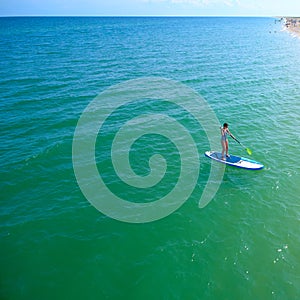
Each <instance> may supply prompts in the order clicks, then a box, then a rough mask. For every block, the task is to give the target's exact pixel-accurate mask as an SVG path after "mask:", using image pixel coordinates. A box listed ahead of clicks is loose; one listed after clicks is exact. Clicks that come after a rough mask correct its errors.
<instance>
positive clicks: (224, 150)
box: [221, 140, 226, 159]
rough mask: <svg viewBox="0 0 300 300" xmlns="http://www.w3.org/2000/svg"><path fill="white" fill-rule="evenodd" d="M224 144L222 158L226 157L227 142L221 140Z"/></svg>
mask: <svg viewBox="0 0 300 300" xmlns="http://www.w3.org/2000/svg"><path fill="white" fill-rule="evenodd" d="M221 145H222V159H224V153H225V152H226V142H225V141H223V140H221Z"/></svg>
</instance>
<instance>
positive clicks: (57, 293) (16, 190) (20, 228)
mask: <svg viewBox="0 0 300 300" xmlns="http://www.w3.org/2000/svg"><path fill="white" fill-rule="evenodd" d="M0 29H1V30H0V57H1V58H0V65H1V68H0V86H1V89H0V99H1V102H0V114H1V117H0V130H1V135H0V136H1V142H0V149H1V157H0V174H1V183H0V184H1V185H0V187H1V210H0V224H1V229H0V238H1V247H0V249H1V250H0V251H1V252H0V253H1V255H0V263H1V267H0V269H1V271H0V274H1V275H0V276H1V277H0V280H1V286H0V295H1V297H0V298H1V299H299V298H300V284H299V282H300V255H299V249H300V232H299V220H300V202H299V201H300V197H299V195H300V166H299V161H300V151H299V146H300V144H299V141H300V131H299V128H300V117H299V116H300V72H299V65H300V39H297V38H293V37H292V36H291V35H289V34H288V33H287V32H282V31H280V30H281V25H280V24H279V23H275V22H274V19H272V18H1V19H0ZM148 76H157V77H163V78H168V79H172V80H175V81H177V82H181V83H183V84H185V85H187V86H188V87H189V88H192V89H194V90H195V91H196V92H198V93H199V94H201V95H202V96H203V97H204V98H205V99H206V101H207V102H208V103H209V105H210V106H211V107H212V109H213V110H214V112H215V114H216V116H217V117H218V118H219V120H220V122H225V121H226V122H228V123H229V124H230V129H231V131H232V133H233V134H234V135H236V137H238V138H239V139H240V140H241V141H242V143H243V144H245V145H246V146H247V147H249V148H251V149H252V151H253V155H252V158H253V159H256V160H258V161H260V162H262V163H263V164H264V165H265V168H264V169H263V170H262V171H258V172H250V171H245V170H240V169H235V168H230V167H227V168H226V170H225V173H224V177H223V180H222V183H221V186H220V188H219V190H218V191H217V194H216V195H215V197H214V198H213V199H212V201H211V202H210V203H209V204H208V205H207V206H206V207H205V208H203V209H200V208H199V207H198V200H199V193H200V194H201V192H202V190H203V186H204V185H205V182H206V181H207V178H208V174H209V170H210V169H209V166H210V163H211V162H210V161H209V160H208V159H207V158H205V157H204V155H203V153H204V151H206V150H208V142H207V139H206V135H205V133H204V132H203V130H202V129H201V127H200V126H198V127H197V124H195V122H193V120H192V119H189V117H188V116H185V115H184V114H183V115H180V113H179V118H181V121H182V123H183V125H185V126H186V127H187V128H188V130H189V131H190V132H191V133H192V134H193V135H194V136H195V139H196V142H197V147H198V150H199V155H200V160H201V167H200V175H199V179H198V182H197V187H196V188H195V190H194V192H193V193H192V195H191V197H190V198H189V199H188V200H187V201H186V202H185V204H184V205H182V206H181V207H180V208H179V209H178V210H176V211H175V212H174V213H172V214H170V215H169V216H167V217H166V218H163V219H161V220H158V221H156V222H150V223H144V224H131V223H125V222H120V221H117V220H114V219H111V218H109V217H108V216H106V215H104V214H102V213H100V212H99V211H97V210H96V209H95V208H94V207H93V206H91V204H90V203H89V202H88V201H87V200H86V198H85V197H84V196H83V194H82V192H81V190H80V188H79V186H78V184H77V181H76V178H75V175H74V171H73V164H72V141H73V135H74V131H75V127H76V124H77V122H78V119H79V117H80V115H81V113H82V112H83V110H84V109H85V108H86V106H87V105H88V104H89V103H90V102H91V101H92V100H93V99H94V98H95V97H96V96H97V95H98V94H99V93H100V92H103V91H105V90H106V89H107V88H109V87H110V86H112V85H115V84H118V83H122V82H124V81H126V80H129V79H136V78H142V77H148ZM158 88H159V87H158ZM107 101H108V102H109V101H110V99H107ZM140 104H145V105H146V106H147V109H148V110H149V109H150V110H151V109H158V108H157V107H159V106H157V104H156V103H155V101H154V102H151V101H149V100H147V99H144V101H142V102H140V103H139V106H137V107H135V106H134V105H133V107H129V108H127V109H124V111H123V112H122V114H120V122H121V121H124V120H125V119H128V120H129V119H130V118H131V117H132V116H133V111H134V112H135V113H144V112H145V111H147V109H145V110H144V109H143V107H142V106H140ZM172 109H173V108H172V107H170V109H169V111H165V112H164V113H166V114H168V113H170V114H172V113H173V116H174V115H175V116H176V112H174V111H172ZM114 117H115V119H114V120H113V121H114V122H113V123H112V125H111V126H108V127H107V128H106V129H105V130H104V131H103V132H102V133H101V134H102V138H104V140H102V141H101V140H97V145H98V147H99V148H97V149H98V152H97V153H96V157H97V163H98V169H100V170H104V171H105V172H106V173H105V175H103V176H104V177H103V178H105V180H106V182H107V184H108V185H109V184H111V188H112V189H115V191H116V193H118V194H119V195H120V196H123V197H126V195H127V196H128V195H129V196H130V197H131V196H134V195H138V196H137V198H134V199H133V201H136V202H143V201H155V200H157V198H159V197H161V195H164V194H165V193H166V191H165V189H167V190H168V189H170V188H172V187H173V186H174V184H176V182H177V179H178V176H179V173H180V168H179V167H178V165H179V164H180V158H179V156H178V153H177V152H176V147H174V145H173V143H172V142H170V141H168V140H166V139H162V138H161V137H159V136H157V135H155V134H154V135H150V136H149V135H148V136H145V137H144V138H142V139H140V140H139V141H138V142H137V143H135V144H134V145H133V148H132V151H131V153H130V159H131V163H132V168H133V170H134V171H135V172H136V173H138V174H140V175H147V172H148V171H149V167H148V163H147V161H148V158H149V156H151V155H152V154H153V153H155V152H156V151H158V152H159V153H160V154H162V155H164V156H166V160H167V162H168V169H167V171H168V172H167V174H166V175H168V176H167V178H166V179H165V181H163V182H161V183H163V184H160V185H159V186H158V187H157V188H155V189H152V190H151V191H150V192H148V193H147V191H145V193H140V194H137V193H136V191H135V190H134V189H133V190H132V189H128V190H127V189H126V186H123V185H120V184H121V183H119V182H116V181H114V180H115V177H113V176H112V174H111V173H110V165H109V161H108V160H109V152H107V151H102V148H101V147H104V148H105V146H107V145H106V142H107V141H108V139H110V138H111V134H112V133H113V132H114V129H115V128H116V127H117V126H118V115H115V116H114ZM198 125H199V124H198ZM140 126H142V127H143V126H144V127H145V128H147V123H146V122H145V123H142V124H141V125H140ZM216 130H218V128H216ZM103 145H104V146H103ZM104 148H103V149H104ZM105 149H106V148H105ZM106 150H107V149H106ZM120 151H122V149H121V148H120ZM187 151H188V150H187ZM230 151H231V153H234V154H236V155H245V156H246V155H247V153H246V151H244V150H243V148H242V147H240V146H239V145H238V144H237V143H235V142H234V141H233V140H231V141H230ZM188 181H189V180H188V179H187V184H188ZM149 195H150V196H151V197H152V198H151V197H150V198H151V199H150V198H149V199H148V198H147V197H149ZM146 198H147V199H146ZM145 199H146V200H145Z"/></svg>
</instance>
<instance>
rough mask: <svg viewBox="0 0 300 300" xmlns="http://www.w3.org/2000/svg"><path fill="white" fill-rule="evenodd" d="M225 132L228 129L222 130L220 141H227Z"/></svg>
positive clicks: (226, 132)
mask: <svg viewBox="0 0 300 300" xmlns="http://www.w3.org/2000/svg"><path fill="white" fill-rule="evenodd" d="M227 134H228V131H227V130H226V131H223V133H222V135H221V141H224V142H226V141H227Z"/></svg>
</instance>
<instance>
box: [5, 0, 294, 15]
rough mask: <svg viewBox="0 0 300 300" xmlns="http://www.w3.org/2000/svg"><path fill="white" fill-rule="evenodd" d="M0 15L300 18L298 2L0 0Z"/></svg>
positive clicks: (253, 0) (236, 0)
mask: <svg viewBox="0 0 300 300" xmlns="http://www.w3.org/2000/svg"><path fill="white" fill-rule="evenodd" d="M0 15H1V16H36V15H42V16H300V0H261V1H259V0H0Z"/></svg>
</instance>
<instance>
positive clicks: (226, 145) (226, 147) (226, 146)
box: [225, 140, 228, 156]
mask: <svg viewBox="0 0 300 300" xmlns="http://www.w3.org/2000/svg"><path fill="white" fill-rule="evenodd" d="M225 149H226V156H228V141H227V140H226V142H225Z"/></svg>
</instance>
